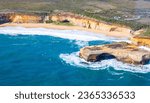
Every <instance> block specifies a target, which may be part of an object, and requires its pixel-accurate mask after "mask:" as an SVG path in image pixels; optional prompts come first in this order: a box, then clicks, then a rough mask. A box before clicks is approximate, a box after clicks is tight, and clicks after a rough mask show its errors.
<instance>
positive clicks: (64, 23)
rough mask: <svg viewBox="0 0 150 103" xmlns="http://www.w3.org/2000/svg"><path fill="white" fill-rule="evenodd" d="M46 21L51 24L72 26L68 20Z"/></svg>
mask: <svg viewBox="0 0 150 103" xmlns="http://www.w3.org/2000/svg"><path fill="white" fill-rule="evenodd" d="M46 23H52V24H55V25H64V26H74V25H73V24H72V23H70V22H58V21H52V20H47V21H46Z"/></svg>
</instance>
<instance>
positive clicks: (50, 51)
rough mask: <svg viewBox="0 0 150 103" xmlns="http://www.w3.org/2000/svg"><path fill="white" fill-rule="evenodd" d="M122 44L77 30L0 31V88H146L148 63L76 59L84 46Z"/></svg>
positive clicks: (2, 29)
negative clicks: (135, 63) (93, 61)
mask: <svg viewBox="0 0 150 103" xmlns="http://www.w3.org/2000/svg"><path fill="white" fill-rule="evenodd" d="M120 41H126V42H130V41H129V40H127V39H126V38H122V39H117V38H114V37H108V36H105V35H102V34H95V33H91V32H86V31H78V30H52V29H44V28H23V27H1V28H0V86H150V63H149V64H147V65H138V66H137V65H130V64H126V63H122V62H119V61H117V60H115V59H110V60H103V61H100V62H96V63H92V62H86V61H85V60H83V59H81V58H79V50H80V48H82V47H84V46H89V45H103V44H110V43H113V42H120Z"/></svg>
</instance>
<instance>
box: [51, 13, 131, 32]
mask: <svg viewBox="0 0 150 103" xmlns="http://www.w3.org/2000/svg"><path fill="white" fill-rule="evenodd" d="M50 19H51V20H52V21H58V22H70V23H72V24H74V25H77V26H81V27H85V28H88V29H94V30H101V31H107V32H115V33H118V34H120V35H122V33H124V34H131V29H130V28H128V27H123V26H118V25H114V24H108V23H106V22H103V21H98V20H96V19H92V18H88V17H84V16H81V15H77V14H73V13H58V14H53V15H51V16H50Z"/></svg>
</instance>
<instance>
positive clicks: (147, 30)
mask: <svg viewBox="0 0 150 103" xmlns="http://www.w3.org/2000/svg"><path fill="white" fill-rule="evenodd" d="M143 36H148V37H150V28H147V29H146V31H145V32H144V33H143Z"/></svg>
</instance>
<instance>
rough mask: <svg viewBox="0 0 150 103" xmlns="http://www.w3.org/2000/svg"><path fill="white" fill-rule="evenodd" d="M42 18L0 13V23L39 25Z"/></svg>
mask: <svg viewBox="0 0 150 103" xmlns="http://www.w3.org/2000/svg"><path fill="white" fill-rule="evenodd" d="M42 20H43V18H42V16H39V15H30V14H17V13H5V14H4V13H3V14H2V13H1V14H0V23H8V22H11V23H40V22H43V21H42Z"/></svg>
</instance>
